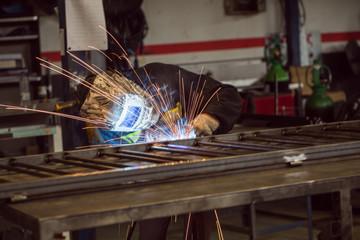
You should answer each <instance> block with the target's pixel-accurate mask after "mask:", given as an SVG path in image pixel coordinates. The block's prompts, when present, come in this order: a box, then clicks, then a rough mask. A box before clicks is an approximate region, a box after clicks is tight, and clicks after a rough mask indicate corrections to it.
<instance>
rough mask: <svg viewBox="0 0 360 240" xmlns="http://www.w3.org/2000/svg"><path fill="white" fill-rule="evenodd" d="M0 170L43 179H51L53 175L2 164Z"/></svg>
mask: <svg viewBox="0 0 360 240" xmlns="http://www.w3.org/2000/svg"><path fill="white" fill-rule="evenodd" d="M0 168H2V169H6V170H8V171H13V172H18V173H25V174H28V175H32V176H36V177H42V178H45V177H51V175H48V174H44V173H39V172H34V171H29V170H26V169H23V168H17V167H12V166H7V165H2V164H0Z"/></svg>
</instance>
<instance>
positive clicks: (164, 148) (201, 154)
mask: <svg viewBox="0 0 360 240" xmlns="http://www.w3.org/2000/svg"><path fill="white" fill-rule="evenodd" d="M151 149H152V150H156V151H165V152H174V153H184V154H192V155H197V156H206V157H217V156H219V154H213V153H207V152H199V151H192V150H186V149H176V148H169V147H164V146H151Z"/></svg>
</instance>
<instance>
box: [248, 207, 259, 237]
mask: <svg viewBox="0 0 360 240" xmlns="http://www.w3.org/2000/svg"><path fill="white" fill-rule="evenodd" d="M249 213H250V214H249V215H250V219H249V220H250V240H257V239H258V234H257V230H256V208H255V203H251V204H250V206H249Z"/></svg>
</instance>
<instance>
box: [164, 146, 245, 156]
mask: <svg viewBox="0 0 360 240" xmlns="http://www.w3.org/2000/svg"><path fill="white" fill-rule="evenodd" d="M166 146H167V147H169V148H174V149H183V150H190V151H196V152H204V153H212V154H216V155H239V153H238V152H230V151H222V150H219V149H205V148H199V147H193V146H185V145H175V144H167V145H166Z"/></svg>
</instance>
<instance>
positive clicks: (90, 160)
mask: <svg viewBox="0 0 360 240" xmlns="http://www.w3.org/2000/svg"><path fill="white" fill-rule="evenodd" d="M64 158H65V159H68V160H74V161H82V162H85V163H93V164H99V165H105V166H109V167H115V168H124V167H127V166H126V165H124V164H120V163H113V162H106V161H103V160H96V159H88V158H82V157H75V156H71V155H68V154H67V155H65V156H64Z"/></svg>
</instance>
